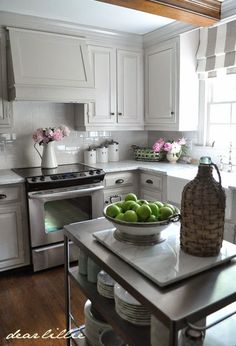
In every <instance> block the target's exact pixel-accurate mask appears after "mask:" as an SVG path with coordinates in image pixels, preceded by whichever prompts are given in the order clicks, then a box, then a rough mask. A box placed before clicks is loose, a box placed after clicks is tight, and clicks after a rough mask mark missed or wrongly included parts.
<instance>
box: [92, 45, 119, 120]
mask: <svg viewBox="0 0 236 346" xmlns="http://www.w3.org/2000/svg"><path fill="white" fill-rule="evenodd" d="M89 51H90V55H91V63H92V73H93V82H94V87H95V95H96V96H95V101H96V102H95V103H93V108H94V109H93V110H92V111H91V112H90V114H89V119H88V122H89V123H90V124H94V125H102V124H104V125H106V124H107V125H109V124H114V123H116V53H115V49H113V48H107V47H100V46H92V45H91V46H90V47H89Z"/></svg>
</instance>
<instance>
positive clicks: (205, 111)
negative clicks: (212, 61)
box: [198, 75, 236, 150]
mask: <svg viewBox="0 0 236 346" xmlns="http://www.w3.org/2000/svg"><path fill="white" fill-rule="evenodd" d="M214 78H217V77H214ZM213 80H214V79H211V78H209V79H205V80H199V127H198V143H199V145H201V146H204V147H206V148H210V147H214V142H213V143H210V141H209V132H210V106H211V105H217V104H219V105H221V104H229V105H230V123H228V122H226V123H222V125H224V124H225V125H227V124H228V125H229V126H230V125H236V123H233V122H232V117H233V113H232V110H233V105H236V98H235V100H233V101H232V100H231V101H215V102H214V101H213V87H214V85H213ZM235 80H236V75H235ZM235 83H236V82H235ZM226 147H228V143H227V145H226V146H224V147H222V146H218V145H217V146H216V149H219V150H221V149H224V148H226ZM234 148H236V146H235V145H234Z"/></svg>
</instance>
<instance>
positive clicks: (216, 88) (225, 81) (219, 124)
mask: <svg viewBox="0 0 236 346" xmlns="http://www.w3.org/2000/svg"><path fill="white" fill-rule="evenodd" d="M205 125H206V126H205V139H206V140H205V144H206V145H210V146H214V147H216V148H225V147H229V143H230V142H232V146H233V147H234V148H236V74H229V75H224V76H219V77H215V78H210V79H208V80H207V81H206V121H205Z"/></svg>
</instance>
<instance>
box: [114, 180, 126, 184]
mask: <svg viewBox="0 0 236 346" xmlns="http://www.w3.org/2000/svg"><path fill="white" fill-rule="evenodd" d="M123 182H124V179H117V180H116V184H122V183H123Z"/></svg>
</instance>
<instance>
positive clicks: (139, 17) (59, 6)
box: [0, 0, 173, 34]
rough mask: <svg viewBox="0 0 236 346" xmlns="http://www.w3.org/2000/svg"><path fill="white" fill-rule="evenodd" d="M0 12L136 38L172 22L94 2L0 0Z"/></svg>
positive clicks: (80, 0) (87, 0) (86, 0)
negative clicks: (115, 31)
mask: <svg viewBox="0 0 236 346" xmlns="http://www.w3.org/2000/svg"><path fill="white" fill-rule="evenodd" d="M0 11H7V12H14V13H20V14H26V15H32V16H38V17H43V18H49V19H58V20H63V21H67V22H71V23H77V24H83V25H91V26H96V27H99V28H106V29H111V30H118V31H123V32H129V33H136V34H145V33H147V32H150V31H153V30H155V29H158V28H160V27H161V26H164V25H167V24H169V23H171V22H173V20H172V19H169V18H165V17H160V16H156V15H152V14H148V13H144V12H140V11H135V10H130V9H126V8H123V7H119V6H114V5H110V4H105V3H101V2H97V1H95V0H0Z"/></svg>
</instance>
